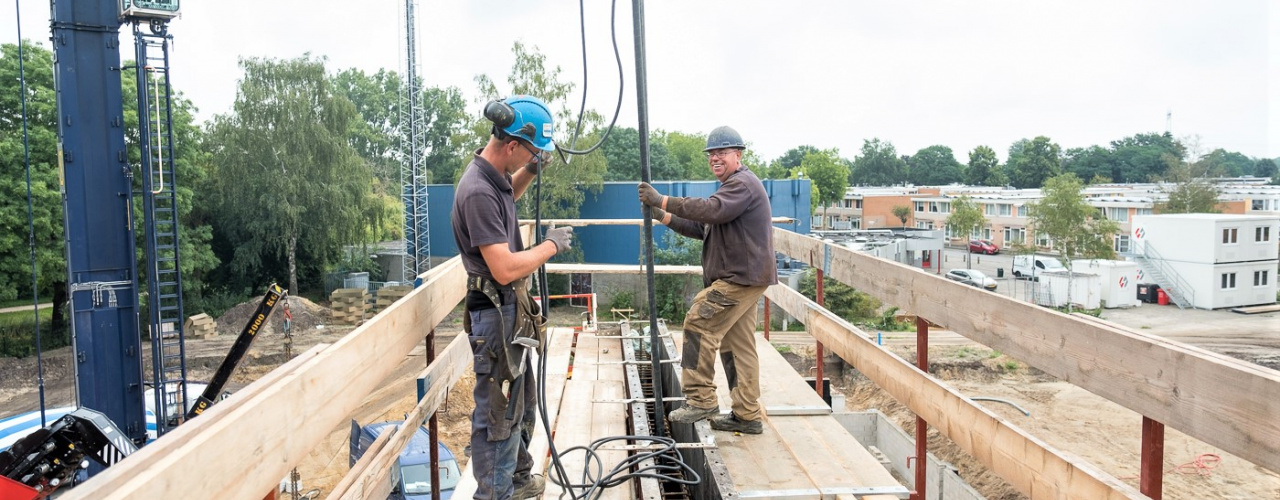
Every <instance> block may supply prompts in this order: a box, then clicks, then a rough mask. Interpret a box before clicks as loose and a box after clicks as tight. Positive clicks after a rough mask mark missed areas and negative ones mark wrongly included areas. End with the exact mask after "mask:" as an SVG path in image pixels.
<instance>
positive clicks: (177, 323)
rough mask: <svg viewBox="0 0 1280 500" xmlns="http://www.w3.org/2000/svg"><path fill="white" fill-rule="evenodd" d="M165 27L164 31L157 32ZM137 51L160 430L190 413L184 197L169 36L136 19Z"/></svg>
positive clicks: (154, 378)
mask: <svg viewBox="0 0 1280 500" xmlns="http://www.w3.org/2000/svg"><path fill="white" fill-rule="evenodd" d="M157 31H159V32H157ZM133 34H134V39H135V42H136V44H135V49H136V57H137V68H136V69H137V80H136V81H137V93H138V144H139V146H140V147H141V154H140V158H141V164H140V167H141V171H142V172H144V174H143V181H142V193H141V194H142V200H143V210H142V213H143V222H144V224H145V225H144V230H143V231H144V235H143V236H144V240H145V247H146V259H147V260H146V263H145V265H146V279H147V305H148V307H147V309H148V312H149V320H148V322H147V324H148V330H147V331H148V333H149V336H150V338H151V364H152V367H151V374H150V377H148V378H149V381H150V382H151V383H152V391H153V395H154V398H155V399H154V401H155V410H154V411H155V422H156V429H155V432H156V436H157V437H159V436H161V435H164V433H165V432H167V431H169V430H171V429H172V428H173V427H175V426H177V425H178V423H179V420H180V419H181V418H182V416H183V415H184V414H185V413H186V407H187V404H186V403H187V394H186V378H187V376H186V373H187V367H186V348H185V346H184V345H183V331H182V330H183V307H182V273H181V266H180V262H179V251H178V197H177V193H176V190H175V187H176V186H177V182H176V178H175V175H174V161H173V129H172V125H173V117H172V114H171V109H170V105H171V100H170V99H171V96H170V90H171V89H170V86H169V37H168V35H167V34H166V32H165V31H164V30H163V29H160V30H156V29H155V28H154V24H153V25H152V29H151V31H150V32H144V31H143V30H142V29H140V26H139V23H134V27H133Z"/></svg>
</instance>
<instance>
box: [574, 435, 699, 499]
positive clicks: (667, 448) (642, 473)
mask: <svg viewBox="0 0 1280 500" xmlns="http://www.w3.org/2000/svg"><path fill="white" fill-rule="evenodd" d="M614 441H623V442H631V441H649V442H653V443H655V444H658V445H661V447H660V448H654V449H651V450H643V451H638V452H636V453H634V454H630V455H628V457H627V458H626V459H625V460H623V461H621V462H619V463H618V464H617V465H615V466H614V467H613V469H611V470H610V471H609V472H608V473H607V474H606V473H604V461H603V459H602V458H601V457H600V453H599V451H598V450H600V448H601V447H602V446H604V445H606V444H608V443H611V442H614ZM578 451H581V452H582V453H583V461H582V482H581V483H567V482H561V481H555V484H556V485H557V486H560V487H561V489H562V491H561V494H560V496H561V497H562V498H563V497H564V494H565V493H566V492H568V493H569V495H570V496H571V497H572V498H582V499H588V500H589V499H595V498H599V497H600V495H602V494H603V493H604V490H605V489H607V488H612V487H615V486H619V485H622V484H625V483H626V482H627V481H630V480H632V479H643V478H648V479H660V480H663V481H668V482H673V483H678V484H683V485H695V484H698V483H701V482H702V477H701V476H699V475H698V472H697V471H696V470H694V469H693V467H690V466H689V465H688V464H686V463H684V461H683V460H681V458H680V453H679V451H678V450H677V449H676V441H675V440H674V439H672V438H668V437H658V436H609V437H604V438H600V439H597V440H595V441H592V442H591V444H590V445H588V446H581V445H580V446H574V447H572V448H569V449H567V450H565V451H564V453H562V454H561V457H563V456H565V455H568V454H570V453H573V452H578ZM649 460H652V461H653V464H652V465H649V466H646V467H643V468H639V467H640V464H642V463H644V462H645V461H649ZM632 467H637V468H638V469H637V470H636V472H628V471H630V470H631V468H632ZM681 473H683V474H686V475H687V476H686V477H688V478H682V477H681V476H679V475H677V474H681ZM575 489H581V490H583V493H582V496H577V495H574V494H573V490H575Z"/></svg>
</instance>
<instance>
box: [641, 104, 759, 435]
mask: <svg viewBox="0 0 1280 500" xmlns="http://www.w3.org/2000/svg"><path fill="white" fill-rule="evenodd" d="M744 149H746V144H744V143H743V142H742V136H741V135H739V134H738V132H737V131H736V130H734V129H732V128H730V127H717V128H716V129H715V130H712V131H711V133H710V134H708V135H707V148H706V149H705V150H704V151H705V152H706V154H707V164H708V166H709V167H710V168H711V172H712V173H713V174H715V176H716V179H718V180H719V181H720V187H719V188H718V189H716V192H715V193H713V194H712V195H711V197H709V198H680V197H674V196H665V195H662V194H661V193H659V192H658V190H656V189H654V188H653V186H650V185H649V184H648V183H644V182H642V183H640V186H639V196H640V201H641V202H642V203H644V204H645V205H648V206H650V207H651V208H650V210H651V216H652V217H653V219H654V220H656V221H659V222H661V223H662V224H665V225H666V226H667V227H668V228H670V229H671V230H673V231H675V232H676V233H678V234H680V235H682V236H687V237H689V238H696V239H699V240H702V280H703V285H704V286H705V288H703V289H702V291H700V292H698V294H697V295H696V296H694V299H693V305H692V307H690V308H689V313H688V315H686V316H685V321H684V344H683V347H682V348H681V359H680V367H681V368H682V377H681V384H682V387H681V390H682V392H683V393H684V396H685V400H686V403H685V405H684V406H683V407H681V408H679V409H677V410H676V411H673V412H671V414H670V415H669V417H670V419H671V421H672V422H678V423H693V422H697V421H699V420H702V419H704V418H710V419H711V428H713V429H716V430H722V431H735V432H742V433H746V434H760V433H761V432H763V430H764V426H763V418H764V413H763V412H762V411H761V408H760V361H759V359H758V358H757V357H756V342H755V330H756V304H757V302H758V301H759V300H760V297H761V296H762V295H764V291H765V289H766V288H768V287H769V285H773V284H775V283H777V282H778V266H777V261H776V260H774V252H773V223H772V220H773V212H772V209H771V207H770V205H769V195H768V193H767V192H765V190H764V184H763V183H761V182H760V178H758V177H756V174H755V173H753V172H752V171H751V170H750V169H748V168H747V167H746V166H745V165H743V164H742V152H743V150H744ZM717 353H719V354H720V359H721V361H722V362H723V364H724V368H725V376H726V378H727V379H728V381H729V389H730V392H729V396H730V398H731V399H732V410H733V411H732V412H731V413H729V414H728V415H720V408H719V406H720V405H719V401H718V400H717V398H716V386H715V355H716V354H717Z"/></svg>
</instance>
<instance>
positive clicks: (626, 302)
mask: <svg viewBox="0 0 1280 500" xmlns="http://www.w3.org/2000/svg"><path fill="white" fill-rule="evenodd" d="M635 308H636V294H635V292H632V291H631V290H623V291H621V292H614V294H613V296H612V297H609V309H635Z"/></svg>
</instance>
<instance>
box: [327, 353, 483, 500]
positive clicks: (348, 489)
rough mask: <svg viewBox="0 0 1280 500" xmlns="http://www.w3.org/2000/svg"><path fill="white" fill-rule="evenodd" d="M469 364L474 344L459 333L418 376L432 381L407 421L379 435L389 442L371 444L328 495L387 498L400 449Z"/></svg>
mask: <svg viewBox="0 0 1280 500" xmlns="http://www.w3.org/2000/svg"><path fill="white" fill-rule="evenodd" d="M470 367H471V345H470V344H468V342H467V336H466V335H458V336H456V337H454V338H453V342H450V343H449V346H448V347H445V349H444V352H442V353H440V356H439V357H437V358H436V360H435V361H434V362H432V363H431V366H428V367H427V369H426V371H424V372H422V376H421V377H419V378H425V379H426V380H428V381H430V388H428V389H427V393H426V395H424V396H423V397H422V399H421V400H420V401H418V404H417V405H416V406H414V407H413V410H412V411H410V412H409V415H408V416H406V417H405V419H404V424H403V425H400V426H398V427H396V428H394V429H392V430H390V431H388V432H383V433H382V434H381V435H379V436H378V439H377V440H378V441H381V440H382V439H383V437H384V436H385V437H386V438H387V442H386V445H385V446H382V447H381V449H379V450H377V451H376V452H375V451H374V450H373V447H370V450H368V451H366V452H365V454H364V456H362V457H360V460H359V461H357V462H356V464H355V465H354V466H352V467H351V470H350V471H349V472H347V475H346V476H345V477H343V478H342V481H341V482H339V483H338V486H335V487H334V489H333V492H331V493H330V494H329V497H328V498H330V499H342V500H351V499H361V500H363V499H365V498H386V497H387V495H390V494H391V489H392V486H393V485H392V484H391V481H390V480H389V478H388V477H387V476H388V474H389V473H390V472H391V467H392V465H393V464H394V463H395V461H396V460H397V459H399V458H400V452H402V451H404V447H405V446H408V444H409V440H410V439H412V438H413V435H414V433H416V432H418V428H419V427H421V426H422V424H423V422H426V420H427V419H429V418H431V414H433V413H435V412H436V408H439V407H440V405H441V404H443V403H444V399H445V397H446V396H448V395H449V389H450V388H452V387H453V384H455V383H457V382H458V380H459V379H461V378H462V375H463V373H465V372H466V371H467V370H468V369H469V368H470ZM376 444H377V443H375V445H376Z"/></svg>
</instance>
